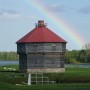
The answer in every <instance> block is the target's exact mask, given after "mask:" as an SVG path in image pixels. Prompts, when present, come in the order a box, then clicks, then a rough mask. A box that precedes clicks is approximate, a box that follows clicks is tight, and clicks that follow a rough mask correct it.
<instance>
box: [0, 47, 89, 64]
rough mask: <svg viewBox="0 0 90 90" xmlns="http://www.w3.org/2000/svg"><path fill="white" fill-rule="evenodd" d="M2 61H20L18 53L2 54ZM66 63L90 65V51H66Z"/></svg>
mask: <svg viewBox="0 0 90 90" xmlns="http://www.w3.org/2000/svg"><path fill="white" fill-rule="evenodd" d="M0 60H19V55H18V54H17V53H16V52H12V51H11V52H0ZM65 62H66V63H90V49H82V50H72V51H70V50H66V54H65Z"/></svg>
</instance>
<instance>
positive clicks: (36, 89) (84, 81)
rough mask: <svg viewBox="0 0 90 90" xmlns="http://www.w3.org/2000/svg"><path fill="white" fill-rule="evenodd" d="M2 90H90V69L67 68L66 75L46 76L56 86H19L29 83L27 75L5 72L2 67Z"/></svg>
mask: <svg viewBox="0 0 90 90" xmlns="http://www.w3.org/2000/svg"><path fill="white" fill-rule="evenodd" d="M9 67H13V68H17V70H18V66H17V65H15V66H14V65H9V66H7V68H9ZM0 70H1V72H0V90H90V68H66V71H65V73H51V74H50V73H49V74H44V75H45V76H47V77H49V80H52V81H53V80H54V81H55V82H56V84H46V85H40V84H38V85H32V86H27V85H18V86H16V85H15V84H22V83H23V82H25V83H27V77H28V75H27V74H22V73H19V72H13V71H3V67H0Z"/></svg>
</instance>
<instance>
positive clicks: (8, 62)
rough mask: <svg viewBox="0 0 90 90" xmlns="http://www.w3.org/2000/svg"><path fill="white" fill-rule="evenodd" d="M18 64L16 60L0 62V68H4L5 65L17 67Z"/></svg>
mask: <svg viewBox="0 0 90 90" xmlns="http://www.w3.org/2000/svg"><path fill="white" fill-rule="evenodd" d="M18 64H19V61H18V60H16V61H6V60H4V61H0V66H6V65H18Z"/></svg>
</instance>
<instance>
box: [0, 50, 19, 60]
mask: <svg viewBox="0 0 90 90" xmlns="http://www.w3.org/2000/svg"><path fill="white" fill-rule="evenodd" d="M18 59H19V56H18V54H17V53H16V52H13V51H11V52H0V60H18Z"/></svg>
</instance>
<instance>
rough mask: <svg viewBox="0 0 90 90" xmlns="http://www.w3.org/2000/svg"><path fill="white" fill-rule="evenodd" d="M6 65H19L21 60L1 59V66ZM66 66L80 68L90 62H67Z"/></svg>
mask: <svg viewBox="0 0 90 90" xmlns="http://www.w3.org/2000/svg"><path fill="white" fill-rule="evenodd" d="M6 65H19V61H18V60H16V61H6V60H4V61H0V66H6ZM65 67H70V68H73V67H80V68H90V64H65Z"/></svg>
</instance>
